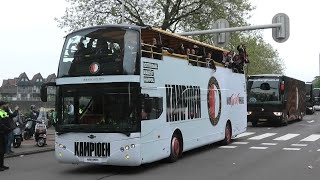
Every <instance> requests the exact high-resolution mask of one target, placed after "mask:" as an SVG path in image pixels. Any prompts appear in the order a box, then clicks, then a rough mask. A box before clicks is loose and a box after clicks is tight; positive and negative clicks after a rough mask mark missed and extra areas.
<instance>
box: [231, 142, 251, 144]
mask: <svg viewBox="0 0 320 180" xmlns="http://www.w3.org/2000/svg"><path fill="white" fill-rule="evenodd" d="M232 144H249V142H234V143H232Z"/></svg>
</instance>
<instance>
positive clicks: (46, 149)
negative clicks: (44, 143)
mask: <svg viewBox="0 0 320 180" xmlns="http://www.w3.org/2000/svg"><path fill="white" fill-rule="evenodd" d="M50 151H54V147H45V148H42V149H37V150H33V151H25V152H19V153H14V154H5V155H4V158H11V157H17V156H21V155H30V154H36V153H43V152H50Z"/></svg>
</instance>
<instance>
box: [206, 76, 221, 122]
mask: <svg viewBox="0 0 320 180" xmlns="http://www.w3.org/2000/svg"><path fill="white" fill-rule="evenodd" d="M207 99H208V113H209V118H210V121H211V124H212V125H214V126H215V125H217V124H218V122H219V119H220V115H221V90H220V86H219V83H218V81H217V79H216V78H215V77H211V78H210V80H209V83H208V94H207Z"/></svg>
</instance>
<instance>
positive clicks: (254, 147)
mask: <svg viewBox="0 0 320 180" xmlns="http://www.w3.org/2000/svg"><path fill="white" fill-rule="evenodd" d="M249 149H268V147H256V146H252V147H250V148H249Z"/></svg>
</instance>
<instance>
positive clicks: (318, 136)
mask: <svg viewBox="0 0 320 180" xmlns="http://www.w3.org/2000/svg"><path fill="white" fill-rule="evenodd" d="M318 139H320V134H312V135H310V136H308V137H306V138H304V139H302V140H300V141H316V140H318Z"/></svg>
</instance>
